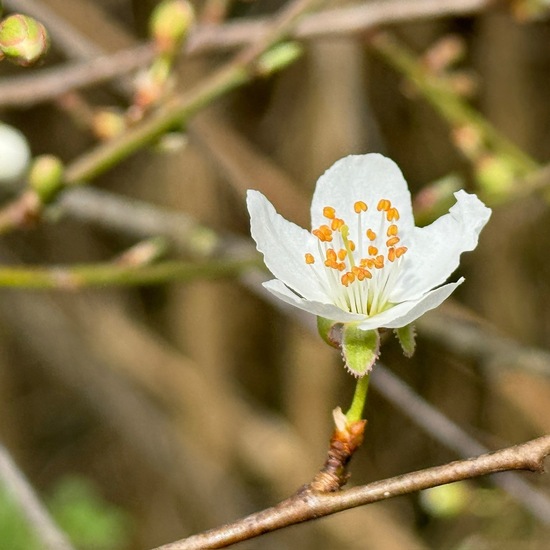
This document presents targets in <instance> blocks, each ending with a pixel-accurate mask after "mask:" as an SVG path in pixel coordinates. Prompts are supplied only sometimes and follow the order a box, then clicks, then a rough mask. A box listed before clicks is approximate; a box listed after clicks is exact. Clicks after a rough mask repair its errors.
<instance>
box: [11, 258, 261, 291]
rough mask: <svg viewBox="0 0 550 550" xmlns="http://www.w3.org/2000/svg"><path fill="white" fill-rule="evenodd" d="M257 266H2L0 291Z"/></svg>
mask: <svg viewBox="0 0 550 550" xmlns="http://www.w3.org/2000/svg"><path fill="white" fill-rule="evenodd" d="M259 266H260V262H259V258H252V259H250V260H211V261H203V262H196V263H193V262H181V261H165V262H161V263H158V264H152V265H144V266H139V267H136V266H128V265H120V264H116V263H108V264H90V265H76V266H74V265H73V266H70V267H53V266H49V267H4V268H0V288H2V287H4V288H24V289H29V288H34V289H52V288H53V289H60V290H74V289H75V288H82V287H107V286H136V285H154V284H161V283H166V282H170V281H179V282H188V281H193V280H197V279H201V280H205V279H209V280H212V279H221V278H224V277H235V276H238V275H240V274H241V273H243V272H245V271H247V270H250V269H254V268H257V267H259Z"/></svg>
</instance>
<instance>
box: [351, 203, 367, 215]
mask: <svg viewBox="0 0 550 550" xmlns="http://www.w3.org/2000/svg"><path fill="white" fill-rule="evenodd" d="M367 208H368V207H367V203H366V202H363V201H357V202H356V203H355V204H354V205H353V209H354V210H355V212H356V213H357V214H360V213H361V212H366V211H367Z"/></svg>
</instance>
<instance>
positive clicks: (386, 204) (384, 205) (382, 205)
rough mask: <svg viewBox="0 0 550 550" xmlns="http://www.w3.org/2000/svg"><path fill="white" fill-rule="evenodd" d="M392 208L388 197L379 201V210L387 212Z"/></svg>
mask: <svg viewBox="0 0 550 550" xmlns="http://www.w3.org/2000/svg"><path fill="white" fill-rule="evenodd" d="M390 208H391V202H390V201H389V200H388V199H380V200H379V201H378V206H377V209H378V212H382V211H384V212H387V211H388V210H389V209H390Z"/></svg>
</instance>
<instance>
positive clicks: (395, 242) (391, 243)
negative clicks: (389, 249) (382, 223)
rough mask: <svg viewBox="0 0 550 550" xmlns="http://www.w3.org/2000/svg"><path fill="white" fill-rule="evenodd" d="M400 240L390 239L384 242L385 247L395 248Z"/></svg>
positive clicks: (397, 238)
mask: <svg viewBox="0 0 550 550" xmlns="http://www.w3.org/2000/svg"><path fill="white" fill-rule="evenodd" d="M400 240H401V239H400V238H399V237H391V239H388V240H387V241H386V246H395V245H396V244H397V243H398V242H399V241H400Z"/></svg>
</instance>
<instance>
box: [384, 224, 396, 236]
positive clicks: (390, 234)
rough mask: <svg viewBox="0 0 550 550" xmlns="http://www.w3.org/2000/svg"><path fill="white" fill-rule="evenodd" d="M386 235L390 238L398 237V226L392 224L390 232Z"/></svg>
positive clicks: (389, 228)
mask: <svg viewBox="0 0 550 550" xmlns="http://www.w3.org/2000/svg"><path fill="white" fill-rule="evenodd" d="M386 235H387V236H388V237H395V236H396V235H397V225H395V224H393V223H392V224H391V225H390V226H389V227H388V230H387V231H386Z"/></svg>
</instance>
